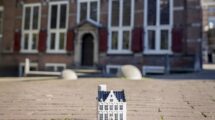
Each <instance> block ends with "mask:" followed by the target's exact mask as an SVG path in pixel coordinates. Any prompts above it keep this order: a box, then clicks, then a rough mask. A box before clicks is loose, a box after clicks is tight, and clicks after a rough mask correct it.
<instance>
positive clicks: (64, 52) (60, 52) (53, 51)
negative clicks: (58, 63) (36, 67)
mask: <svg viewBox="0 0 215 120" xmlns="http://www.w3.org/2000/svg"><path fill="white" fill-rule="evenodd" d="M46 53H48V54H66V51H65V50H63V51H56V50H47V51H46Z"/></svg>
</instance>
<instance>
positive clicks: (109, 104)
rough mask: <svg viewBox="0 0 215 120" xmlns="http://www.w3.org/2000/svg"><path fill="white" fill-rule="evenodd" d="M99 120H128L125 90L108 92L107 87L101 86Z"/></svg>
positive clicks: (99, 92) (99, 91)
mask: <svg viewBox="0 0 215 120" xmlns="http://www.w3.org/2000/svg"><path fill="white" fill-rule="evenodd" d="M97 100H98V120H126V111H127V109H126V99H125V93H124V90H122V91H113V90H111V91H107V89H106V85H99V90H98V98H97Z"/></svg>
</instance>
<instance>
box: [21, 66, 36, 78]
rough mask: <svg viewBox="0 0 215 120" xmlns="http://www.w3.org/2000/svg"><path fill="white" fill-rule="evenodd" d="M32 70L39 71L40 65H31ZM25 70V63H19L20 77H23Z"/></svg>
mask: <svg viewBox="0 0 215 120" xmlns="http://www.w3.org/2000/svg"><path fill="white" fill-rule="evenodd" d="M29 66H30V68H31V67H34V68H35V69H36V70H38V63H30V65H29ZM23 67H24V69H25V63H19V77H22V76H23V73H24V71H22V68H23Z"/></svg>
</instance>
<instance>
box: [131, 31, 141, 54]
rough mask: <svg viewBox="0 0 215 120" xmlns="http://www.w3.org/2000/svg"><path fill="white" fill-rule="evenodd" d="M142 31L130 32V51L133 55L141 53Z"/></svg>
mask: <svg viewBox="0 0 215 120" xmlns="http://www.w3.org/2000/svg"><path fill="white" fill-rule="evenodd" d="M143 43H144V42H143V29H142V28H134V29H133V31H132V51H133V52H134V53H138V52H142V51H143Z"/></svg>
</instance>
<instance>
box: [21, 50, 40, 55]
mask: <svg viewBox="0 0 215 120" xmlns="http://www.w3.org/2000/svg"><path fill="white" fill-rule="evenodd" d="M20 53H23V54H37V53H38V51H37V50H21V51H20Z"/></svg>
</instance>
